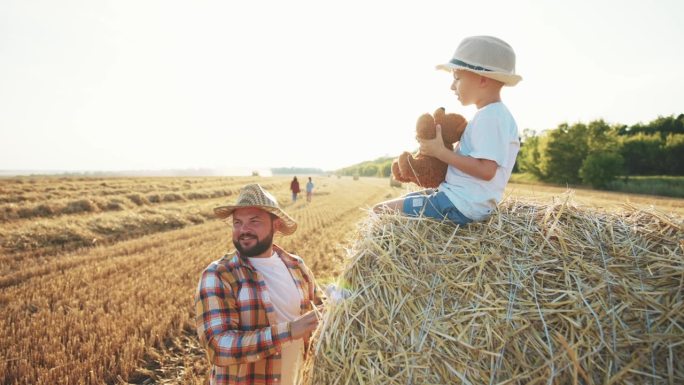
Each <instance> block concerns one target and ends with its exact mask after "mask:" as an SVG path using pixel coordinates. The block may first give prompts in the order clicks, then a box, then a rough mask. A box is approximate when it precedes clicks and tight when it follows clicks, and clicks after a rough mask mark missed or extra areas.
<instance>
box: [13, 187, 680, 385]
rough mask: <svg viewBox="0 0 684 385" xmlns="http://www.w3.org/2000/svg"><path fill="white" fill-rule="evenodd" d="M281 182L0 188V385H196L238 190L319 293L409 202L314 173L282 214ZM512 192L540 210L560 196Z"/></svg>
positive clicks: (620, 198)
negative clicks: (262, 196) (197, 296)
mask: <svg viewBox="0 0 684 385" xmlns="http://www.w3.org/2000/svg"><path fill="white" fill-rule="evenodd" d="M290 179H291V177H230V178H229V177H225V178H223V177H207V178H185V177H184V178H48V177H46V178H37V177H26V178H11V179H0V247H2V249H0V346H3V349H2V350H0V383H2V384H55V383H60V384H79V383H85V384H102V383H106V384H119V383H124V382H129V383H137V384H141V383H144V382H145V381H148V383H149V382H151V381H152V382H156V383H164V384H201V383H204V376H205V373H206V370H207V363H206V360H205V358H204V356H203V352H202V351H201V349H199V348H198V347H197V339H196V337H195V335H194V325H193V321H192V320H193V316H194V314H193V311H194V310H193V302H192V301H193V294H194V290H195V285H196V284H197V280H198V278H199V273H200V272H201V270H202V269H203V268H204V267H205V266H206V265H207V264H208V263H209V262H210V261H212V260H215V259H218V258H219V257H220V256H221V255H222V254H223V253H224V252H226V251H228V250H229V249H231V248H232V247H231V246H232V245H231V244H230V241H229V239H230V238H229V234H230V233H229V232H230V226H229V225H227V224H226V223H224V222H221V221H219V220H216V219H214V218H213V217H212V216H211V210H212V208H213V207H215V206H218V205H220V204H224V203H226V202H232V201H233V200H234V199H235V196H236V193H237V191H238V190H239V188H240V187H241V186H243V185H244V184H247V183H253V182H259V183H261V184H262V185H264V186H266V187H267V188H268V189H269V190H270V191H271V192H273V193H274V194H275V196H276V197H277V198H278V199H279V200H280V202H281V204H282V205H283V207H284V209H285V210H286V211H287V212H288V213H289V214H290V215H292V216H293V217H294V218H295V219H296V220H297V221H298V222H299V225H300V227H299V229H298V231H297V233H295V234H294V235H293V236H292V237H280V238H278V237H277V238H276V243H278V244H280V245H281V246H283V247H285V248H286V249H288V250H291V251H293V252H295V253H298V254H299V255H301V256H302V257H303V258H304V259H305V261H306V262H307V264H308V265H309V266H311V267H312V269H313V271H314V273H315V274H316V276H317V277H318V278H319V280H320V281H323V282H328V281H330V280H332V279H334V278H335V277H337V275H338V274H339V273H340V272H342V270H343V269H344V267H345V258H346V256H347V251H346V250H345V248H348V247H350V245H351V243H350V242H351V240H352V239H353V238H354V237H356V236H357V233H358V231H359V228H358V225H359V223H361V222H362V221H363V220H364V219H365V218H367V217H368V212H367V211H366V210H367V208H368V207H370V206H371V205H373V204H374V203H377V202H379V201H381V200H385V199H388V198H391V197H396V196H398V195H400V194H402V193H405V192H407V191H408V190H407V188H406V186H404V187H403V188H392V187H390V185H389V181H388V180H387V179H375V178H359V180H357V181H354V180H353V178H351V177H349V178H341V179H337V178H327V177H315V176H314V182H315V183H316V191H315V195H314V198H313V201H312V203H310V204H307V203H306V202H304V201H303V199H302V200H299V201H298V202H297V203H292V202H291V200H290V193H289V190H288V187H289V181H290ZM509 191H513V192H512V194H513V196H526V195H527V196H530V195H533V194H534V197H535V199H537V200H539V201H542V202H549V201H550V200H551V198H550V197H551V196H556V195H559V194H561V193H562V191H542V190H541V189H539V188H538V187H537V186H523V185H511V187H510V188H509ZM542 193H544V194H545V195H540V194H542ZM592 194H593V192H584V191H578V192H577V193H576V199H577V200H578V201H579V200H586V201H587V202H589V203H591V202H596V204H598V205H601V206H611V207H614V208H616V209H620V207H619V206H615V205H616V204H619V203H621V202H625V201H627V200H629V201H631V202H632V203H634V204H635V205H637V206H638V207H639V208H643V209H645V208H648V206H650V205H652V204H654V205H656V207H658V208H660V209H661V210H664V211H666V212H673V213H677V214H679V215H684V200H681V199H670V200H660V199H656V198H653V197H648V196H629V195H614V196H610V197H608V198H605V197H603V196H596V197H595V196H593V195H592ZM86 201H87V202H90V203H85V202H86ZM98 203H100V204H98ZM110 203H111V204H110ZM70 205H71V208H70V209H65V208H66V207H70ZM39 207H40V209H39ZM21 210H26V212H27V213H28V212H32V210H35V212H37V213H39V214H36V215H34V214H23V215H24V216H23V217H22V216H21V215H19V214H18V213H19V212H20V211H21ZM22 212H23V211H22ZM3 213H4V214H3Z"/></svg>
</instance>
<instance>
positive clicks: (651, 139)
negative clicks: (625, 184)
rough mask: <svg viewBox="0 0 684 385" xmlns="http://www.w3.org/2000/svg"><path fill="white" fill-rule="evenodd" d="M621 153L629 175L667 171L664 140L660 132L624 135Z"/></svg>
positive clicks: (654, 173)
mask: <svg viewBox="0 0 684 385" xmlns="http://www.w3.org/2000/svg"><path fill="white" fill-rule="evenodd" d="M620 154H622V157H623V158H624V160H625V172H626V173H627V174H628V175H659V174H663V173H665V164H664V162H663V159H664V158H665V150H664V141H663V140H662V139H661V137H660V135H658V134H652V135H646V134H637V135H632V136H627V137H622V146H621V147H620Z"/></svg>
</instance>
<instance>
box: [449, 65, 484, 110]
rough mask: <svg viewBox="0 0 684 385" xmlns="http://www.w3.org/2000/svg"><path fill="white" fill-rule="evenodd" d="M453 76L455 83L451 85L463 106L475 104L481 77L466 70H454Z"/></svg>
mask: <svg viewBox="0 0 684 385" xmlns="http://www.w3.org/2000/svg"><path fill="white" fill-rule="evenodd" d="M453 74H454V82H453V83H451V89H452V90H453V91H454V92H455V93H456V96H457V97H458V100H459V101H460V102H461V104H462V105H464V106H467V105H470V104H473V103H475V102H476V101H477V91H478V86H479V84H480V75H478V74H476V73H473V72H470V71H465V70H454V71H453Z"/></svg>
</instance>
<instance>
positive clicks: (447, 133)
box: [435, 114, 468, 144]
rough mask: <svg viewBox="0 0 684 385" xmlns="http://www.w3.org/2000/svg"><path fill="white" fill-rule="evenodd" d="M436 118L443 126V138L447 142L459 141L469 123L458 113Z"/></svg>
mask: <svg viewBox="0 0 684 385" xmlns="http://www.w3.org/2000/svg"><path fill="white" fill-rule="evenodd" d="M435 120H436V121H437V124H439V125H441V126H442V139H444V143H445V144H447V143H448V144H451V143H456V142H458V141H459V140H460V139H461V135H463V131H465V128H466V125H468V122H467V121H466V120H465V118H464V117H463V116H461V115H458V114H446V115H444V116H443V117H442V118H441V119H439V120H437V119H435Z"/></svg>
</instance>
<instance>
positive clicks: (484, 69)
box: [450, 59, 492, 72]
mask: <svg viewBox="0 0 684 385" xmlns="http://www.w3.org/2000/svg"><path fill="white" fill-rule="evenodd" d="M450 63H451V64H455V65H457V66H459V67H465V68H467V69H470V70H473V71H486V72H492V70H490V69H489V68H484V67H480V66H474V65H472V64H468V63H466V62H464V61H460V60H458V59H451V61H450Z"/></svg>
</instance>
